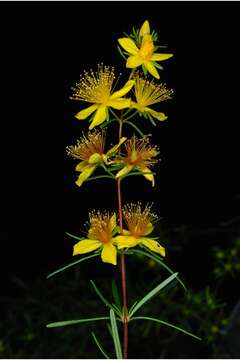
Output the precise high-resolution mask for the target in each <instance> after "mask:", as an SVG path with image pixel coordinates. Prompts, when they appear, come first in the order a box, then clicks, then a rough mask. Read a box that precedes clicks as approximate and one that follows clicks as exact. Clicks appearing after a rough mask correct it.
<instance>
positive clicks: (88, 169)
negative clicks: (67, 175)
mask: <svg viewBox="0 0 240 360" xmlns="http://www.w3.org/2000/svg"><path fill="white" fill-rule="evenodd" d="M95 169H96V165H87V166H86V167H85V169H84V170H82V172H81V174H80V175H79V177H78V179H77V181H76V184H77V185H78V186H82V184H83V183H84V181H86V180H87V179H88V178H89V176H91V175H92V173H93V172H94V170H95Z"/></svg>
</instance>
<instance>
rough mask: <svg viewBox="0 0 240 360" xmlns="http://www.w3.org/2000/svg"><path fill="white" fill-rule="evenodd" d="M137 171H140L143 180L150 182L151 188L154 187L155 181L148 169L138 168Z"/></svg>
mask: <svg viewBox="0 0 240 360" xmlns="http://www.w3.org/2000/svg"><path fill="white" fill-rule="evenodd" d="M139 170H140V171H141V173H142V174H143V176H144V177H145V179H147V180H149V181H151V183H152V186H154V185H155V181H154V176H153V173H152V171H151V170H150V169H149V168H148V167H141V168H140V167H139Z"/></svg>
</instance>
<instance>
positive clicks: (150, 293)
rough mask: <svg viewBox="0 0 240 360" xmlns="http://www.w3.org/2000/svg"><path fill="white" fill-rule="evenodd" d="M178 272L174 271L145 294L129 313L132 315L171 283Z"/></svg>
mask: <svg viewBox="0 0 240 360" xmlns="http://www.w3.org/2000/svg"><path fill="white" fill-rule="evenodd" d="M177 275H178V273H174V274H172V275H171V276H169V277H168V278H167V279H165V280H164V281H162V282H161V283H160V284H158V285H157V286H156V287H155V288H154V289H152V290H151V291H149V293H147V295H145V296H144V297H143V298H142V299H141V300H140V301H139V302H138V303H137V304H136V305H135V306H134V307H133V309H132V311H131V313H130V314H129V316H130V317H132V315H133V314H134V313H135V312H136V311H137V310H138V309H140V308H141V307H142V306H143V305H144V304H145V303H146V302H147V301H149V300H151V298H152V297H153V296H154V295H156V294H157V293H158V292H159V291H161V290H162V289H163V288H164V287H165V286H167V285H168V284H170V282H172V281H173V280H174V279H175V278H176V277H177Z"/></svg>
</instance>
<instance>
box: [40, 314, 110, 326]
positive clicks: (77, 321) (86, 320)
mask: <svg viewBox="0 0 240 360" xmlns="http://www.w3.org/2000/svg"><path fill="white" fill-rule="evenodd" d="M99 320H109V317H108V316H102V317H98V318H91V319H80V320H68V321H58V322H54V323H50V324H47V325H46V327H47V328H53V327H61V326H68V325H75V324H81V323H86V322H91V321H99Z"/></svg>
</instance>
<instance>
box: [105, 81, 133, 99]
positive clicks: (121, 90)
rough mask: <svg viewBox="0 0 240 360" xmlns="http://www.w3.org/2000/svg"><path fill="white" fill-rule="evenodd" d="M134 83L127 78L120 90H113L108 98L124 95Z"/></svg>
mask: <svg viewBox="0 0 240 360" xmlns="http://www.w3.org/2000/svg"><path fill="white" fill-rule="evenodd" d="M134 84H135V81H134V80H128V81H127V82H126V84H125V85H124V86H123V87H122V88H121V89H120V90H118V91H115V92H114V93H113V94H112V95H111V96H110V99H117V98H120V97H122V96H124V95H126V94H127V93H128V92H129V91H130V90H131V88H132V87H133V85H134Z"/></svg>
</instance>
